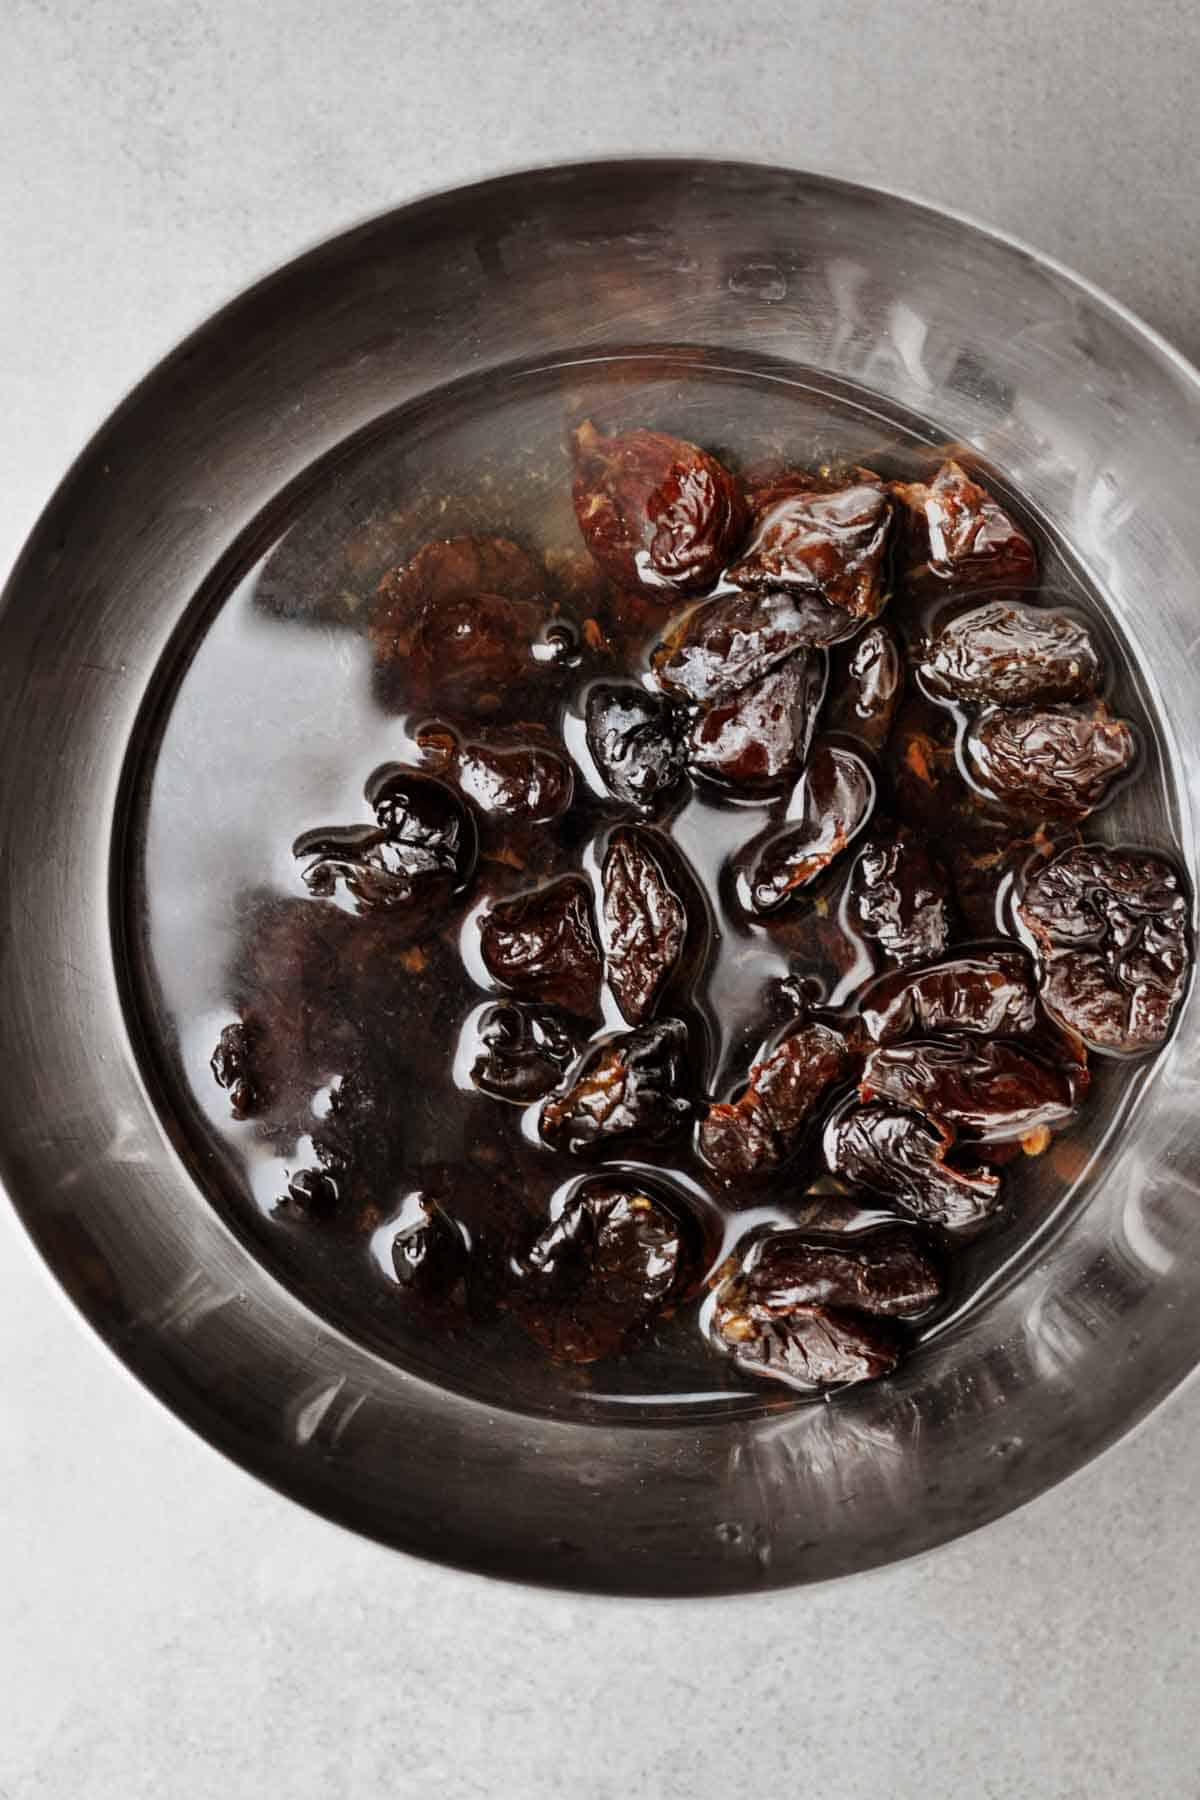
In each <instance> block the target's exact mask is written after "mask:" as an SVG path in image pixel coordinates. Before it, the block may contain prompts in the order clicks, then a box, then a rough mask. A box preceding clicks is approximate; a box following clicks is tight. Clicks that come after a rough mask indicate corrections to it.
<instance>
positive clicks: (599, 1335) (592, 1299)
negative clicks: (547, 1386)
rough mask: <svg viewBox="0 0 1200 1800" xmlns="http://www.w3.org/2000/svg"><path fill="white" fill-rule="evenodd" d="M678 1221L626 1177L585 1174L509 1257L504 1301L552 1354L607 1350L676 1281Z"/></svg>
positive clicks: (593, 1356) (590, 1357)
mask: <svg viewBox="0 0 1200 1800" xmlns="http://www.w3.org/2000/svg"><path fill="white" fill-rule="evenodd" d="M686 1266H687V1246H686V1243H685V1240H684V1235H683V1231H682V1229H681V1226H680V1223H679V1221H678V1220H677V1219H676V1218H675V1217H674V1216H673V1214H672V1213H671V1212H670V1211H669V1210H668V1209H667V1207H666V1206H664V1205H663V1203H662V1201H661V1200H660V1199H658V1198H657V1196H655V1195H653V1194H651V1193H647V1192H646V1191H645V1190H644V1189H642V1188H640V1187H637V1186H635V1185H634V1184H633V1183H632V1181H628V1180H626V1181H621V1180H613V1179H604V1180H599V1179H598V1180H595V1181H591V1182H587V1183H585V1184H584V1186H583V1187H582V1188H581V1189H580V1190H579V1191H578V1192H577V1193H575V1194H573V1195H572V1196H571V1198H570V1199H569V1200H568V1201H567V1203H566V1205H565V1207H564V1208H563V1210H562V1212H561V1213H560V1214H559V1216H558V1218H557V1219H554V1220H552V1221H551V1222H550V1223H549V1224H548V1225H547V1226H546V1227H545V1229H544V1230H543V1231H542V1232H541V1234H540V1236H538V1237H537V1238H536V1239H535V1240H534V1242H533V1244H532V1245H531V1247H530V1249H529V1250H528V1252H527V1253H526V1255H525V1256H524V1257H523V1258H522V1259H521V1260H520V1261H519V1262H518V1263H517V1264H516V1266H515V1268H514V1271H513V1275H514V1280H513V1285H512V1291H511V1295H510V1304H511V1306H512V1310H513V1313H514V1314H515V1316H516V1318H517V1320H518V1322H519V1323H520V1324H521V1325H522V1326H523V1327H524V1329H525V1330H526V1331H527V1332H528V1333H529V1335H530V1336H531V1337H532V1338H533V1339H534V1341H535V1342H536V1343H538V1344H540V1345H541V1347H542V1349H543V1350H545V1351H546V1352H547V1353H548V1354H549V1355H550V1356H552V1357H553V1358H554V1360H555V1361H556V1362H569V1363H590V1362H599V1361H600V1360H601V1358H603V1357H606V1356H615V1355H616V1354H617V1352H618V1351H619V1350H620V1349H621V1348H622V1346H623V1345H624V1344H625V1343H626V1341H627V1340H628V1339H629V1337H630V1335H631V1334H632V1333H633V1332H634V1331H636V1330H639V1329H641V1328H643V1327H645V1326H646V1325H648V1324H649V1323H650V1321H651V1320H652V1319H653V1318H654V1316H655V1314H656V1313H657V1312H658V1311H659V1310H660V1309H661V1308H662V1306H663V1305H664V1304H665V1303H666V1302H667V1301H669V1300H670V1299H671V1297H672V1295H673V1293H674V1292H675V1290H676V1289H677V1288H678V1286H679V1284H680V1282H681V1280H682V1278H683V1275H684V1272H685V1270H686Z"/></svg>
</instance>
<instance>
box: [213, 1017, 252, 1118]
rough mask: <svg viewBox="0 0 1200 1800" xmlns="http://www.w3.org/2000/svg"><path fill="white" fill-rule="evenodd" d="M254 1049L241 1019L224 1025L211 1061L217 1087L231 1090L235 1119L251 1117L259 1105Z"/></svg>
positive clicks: (232, 1110) (231, 1104) (231, 1106)
mask: <svg viewBox="0 0 1200 1800" xmlns="http://www.w3.org/2000/svg"><path fill="white" fill-rule="evenodd" d="M252 1048H253V1045H252V1042H251V1035H250V1032H249V1030H248V1029H247V1027H246V1024H245V1022H244V1021H243V1020H241V1019H239V1020H238V1021H237V1022H236V1023H235V1024H233V1025H226V1026H225V1027H224V1029H223V1030H222V1032H221V1035H220V1037H219V1038H218V1040H217V1047H216V1049H215V1050H214V1051H213V1053H212V1059H211V1061H210V1064H209V1066H210V1068H211V1069H212V1072H213V1079H214V1081H215V1082H216V1084H217V1086H218V1087H223V1088H227V1089H228V1090H229V1108H230V1111H231V1112H232V1113H233V1116H234V1118H235V1119H248V1118H249V1117H250V1116H251V1114H252V1113H253V1112H254V1111H255V1110H256V1108H257V1106H258V1093H257V1091H256V1088H255V1082H254V1076H253V1073H252V1070H251V1052H252Z"/></svg>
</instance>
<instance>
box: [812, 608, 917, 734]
mask: <svg viewBox="0 0 1200 1800" xmlns="http://www.w3.org/2000/svg"><path fill="white" fill-rule="evenodd" d="M903 687H904V665H903V663H902V662H901V660H900V647H899V645H898V644H897V642H896V634H895V632H894V631H892V629H891V628H890V626H888V625H884V624H882V623H880V624H875V625H872V626H871V627H870V628H869V629H868V630H866V631H864V632H863V633H862V635H861V637H857V638H855V639H854V641H853V643H851V644H849V645H847V646H846V648H845V649H843V650H840V651H838V653H837V661H836V663H835V665H834V671H833V675H832V678H831V680H830V683H829V698H830V709H829V726H830V729H831V730H833V731H844V732H847V733H848V734H849V735H850V736H852V737H856V738H861V739H862V741H863V743H865V744H867V745H868V746H869V747H870V748H871V749H872V750H878V749H879V748H880V747H881V746H882V745H883V744H884V743H885V742H886V739H887V735H888V733H889V731H890V730H891V728H892V720H893V719H894V718H895V716H896V708H897V706H898V704H899V701H900V695H901V692H902V690H903Z"/></svg>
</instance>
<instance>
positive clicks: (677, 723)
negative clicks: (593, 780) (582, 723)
mask: <svg viewBox="0 0 1200 1800" xmlns="http://www.w3.org/2000/svg"><path fill="white" fill-rule="evenodd" d="M685 730H686V721H685V720H684V718H683V716H682V714H681V713H680V711H679V709H678V708H677V707H675V706H674V705H672V703H671V702H670V701H669V700H668V699H666V698H665V697H664V696H663V695H662V694H648V693H647V692H646V690H645V689H644V688H639V687H634V686H632V685H628V686H626V685H622V684H618V683H615V682H601V683H598V684H597V685H596V686H595V687H593V688H592V690H591V692H590V693H589V694H588V699H587V742H588V749H589V750H590V751H591V753H592V757H593V759H594V760H595V764H596V767H597V769H599V771H600V774H601V776H602V777H603V779H604V782H605V785H606V786H607V787H608V789H609V791H610V793H612V794H613V795H614V796H615V798H616V799H618V800H623V801H624V802H625V804H626V805H627V806H640V807H645V808H647V809H649V808H650V807H652V806H653V805H654V804H655V802H656V801H657V800H658V798H659V797H660V796H661V795H663V794H666V793H668V792H669V791H670V790H671V789H672V788H673V787H674V786H675V785H676V783H677V782H678V781H679V779H680V777H681V776H682V774H683V771H684V765H685V760H686V753H685V750H684V743H683V739H684V732H685Z"/></svg>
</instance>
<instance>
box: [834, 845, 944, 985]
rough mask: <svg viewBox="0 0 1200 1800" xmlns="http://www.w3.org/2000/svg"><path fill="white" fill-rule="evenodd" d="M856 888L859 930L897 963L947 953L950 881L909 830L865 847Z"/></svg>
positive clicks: (858, 864)
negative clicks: (947, 895) (947, 893)
mask: <svg viewBox="0 0 1200 1800" xmlns="http://www.w3.org/2000/svg"><path fill="white" fill-rule="evenodd" d="M851 886H852V896H853V907H854V911H855V914H856V917H857V921H858V926H859V929H860V930H861V932H862V934H863V936H864V937H867V938H870V939H872V940H873V941H874V942H875V943H877V944H878V945H879V948H880V950H881V951H882V952H883V954H884V955H885V956H888V957H891V959H892V961H893V962H898V963H913V962H929V961H932V959H933V958H934V957H935V956H940V955H941V954H942V951H943V950H944V949H945V948H946V943H947V940H948V938H949V935H950V921H949V907H948V902H947V898H946V879H945V876H944V874H943V873H942V871H941V869H940V868H939V867H938V865H937V864H936V863H934V862H933V861H932V860H931V858H930V857H929V856H928V855H927V853H926V852H925V850H924V849H923V848H922V846H921V845H920V844H919V843H918V842H917V840H916V838H915V837H914V836H913V834H912V832H911V831H910V830H909V829H908V827H907V826H905V825H901V826H899V827H898V828H897V829H896V830H895V832H894V833H893V834H892V835H891V836H890V837H886V838H884V837H881V838H878V839H876V840H875V841H874V842H873V843H870V844H868V845H866V847H865V848H864V849H863V850H862V851H861V852H860V854H859V858H858V861H857V862H856V863H855V865H854V874H853V877H852V882H851Z"/></svg>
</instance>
